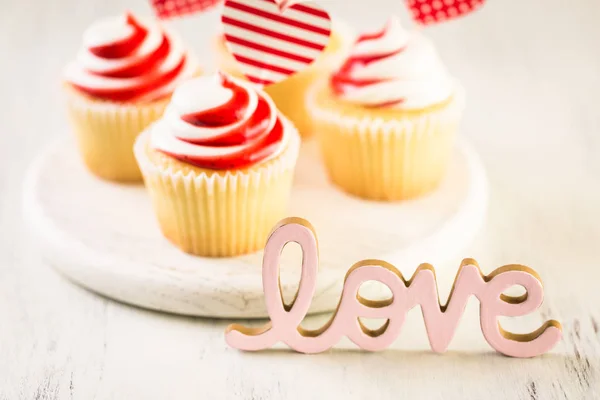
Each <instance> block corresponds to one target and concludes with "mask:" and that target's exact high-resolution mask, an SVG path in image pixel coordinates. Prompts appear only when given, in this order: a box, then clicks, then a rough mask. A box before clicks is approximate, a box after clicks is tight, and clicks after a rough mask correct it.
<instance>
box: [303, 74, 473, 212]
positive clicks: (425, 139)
mask: <svg viewBox="0 0 600 400" xmlns="http://www.w3.org/2000/svg"><path fill="white" fill-rule="evenodd" d="M325 85H327V83H326V82H320V83H317V84H316V85H315V86H314V87H313V88H312V89H311V91H310V92H309V95H308V97H307V104H306V106H307V109H308V112H309V114H310V117H311V118H312V120H313V124H314V126H315V131H316V134H317V138H318V141H319V144H320V148H321V152H322V155H323V158H324V162H325V166H326V169H327V172H328V174H329V177H330V179H331V181H332V182H333V183H334V184H336V185H337V186H339V187H340V188H342V189H343V190H345V191H346V192H348V193H350V194H353V195H355V196H359V197H362V198H365V199H370V200H382V201H397V200H405V199H410V198H415V197H418V196H421V195H423V194H426V193H428V192H431V191H432V190H434V189H435V188H437V186H438V185H439V184H440V182H441V180H442V178H443V177H444V175H445V172H446V169H447V165H448V163H449V160H450V157H451V154H452V148H453V144H454V137H455V134H456V131H457V130H458V126H459V123H460V120H461V117H462V113H463V109H464V103H465V96H464V91H463V89H462V87H460V86H458V85H457V87H458V89H457V90H456V92H455V94H454V96H453V98H452V99H451V100H450V101H449V102H448V103H447V104H444V105H442V106H436V107H432V108H430V109H427V110H422V111H419V112H409V113H405V115H403V116H401V117H399V118H396V119H395V118H394V117H393V113H389V112H388V113H386V114H381V113H378V112H377V111H376V110H369V109H363V110H361V111H360V112H359V111H357V108H353V107H346V106H344V105H339V104H337V103H336V100H334V99H331V101H328V102H324V101H323V100H322V99H321V98H320V96H319V94H320V93H322V91H323V90H326V86H325Z"/></svg>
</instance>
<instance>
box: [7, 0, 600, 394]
mask: <svg viewBox="0 0 600 400" xmlns="http://www.w3.org/2000/svg"><path fill="white" fill-rule="evenodd" d="M125 6H130V7H131V9H133V10H134V11H140V12H149V7H148V5H147V4H146V2H143V1H142V0H138V1H134V0H130V1H118V0H111V1H106V0H94V1H81V0H61V1H35V0H21V1H9V0H0V167H1V168H0V229H1V230H0V235H1V242H0V317H1V318H2V319H1V321H2V322H1V323H0V398H3V399H4V398H5V399H18V398H23V399H31V398H36V399H71V398H72V399H93V398H97V399H137V398H143V399H166V398H177V399H180V398H186V399H187V398H190V399H192V398H194V399H199V398H207V399H215V398H245V399H271V398H273V399H279V398H290V399H295V398H335V397H336V396H337V397H339V398H356V399H362V398H367V396H368V397H369V398H374V399H379V398H461V399H464V398H473V399H481V398H499V399H500V398H503V399H504V398H510V399H513V398H530V399H550V398H571V399H578V398H585V399H587V398H594V397H596V396H600V389H599V387H600V376H599V369H600V358H599V357H600V333H599V329H600V328H599V326H600V310H599V308H598V305H599V304H598V301H599V300H600V292H599V289H598V287H599V282H600V280H599V278H600V272H599V269H600V263H599V262H598V253H599V250H598V248H599V246H600V213H599V212H598V204H599V202H600V187H599V186H600V185H599V182H600V113H599V112H598V106H599V105H600V101H599V100H598V99H599V98H600V95H599V93H600V73H599V71H600V44H599V43H600V24H599V23H598V21H599V20H600V2H598V1H597V0H572V1H568V0H490V1H489V4H488V5H487V6H485V7H484V8H483V9H482V10H481V11H479V12H477V13H476V14H475V15H473V16H471V17H468V18H465V19H462V20H460V21H456V22H453V23H448V24H444V25H441V26H438V27H433V28H428V29H427V31H428V34H429V35H430V36H431V37H432V38H433V40H434V41H435V43H436V44H437V46H438V48H439V51H440V53H441V55H442V57H443V59H444V60H445V62H446V64H447V65H448V68H449V69H450V70H451V71H452V72H453V73H454V74H455V75H456V77H457V78H459V79H460V80H461V81H462V83H463V84H464V86H465V87H466V89H467V93H468V97H469V105H468V110H467V114H466V118H465V123H464V125H463V134H464V136H466V137H467V138H468V139H469V140H470V141H471V142H472V143H473V144H474V145H475V147H476V148H477V150H478V151H479V153H480V154H481V156H482V158H483V161H484V163H485V165H486V168H487V171H488V175H489V178H490V181H491V185H492V186H491V188H492V196H491V205H490V211H489V218H488V223H487V227H486V228H485V230H484V231H482V232H481V234H480V236H479V238H478V240H477V241H476V243H474V245H473V246H472V248H471V250H470V252H469V253H468V254H465V255H464V256H465V257H467V256H471V257H474V258H476V259H478V260H479V262H480V264H481V265H482V267H483V268H484V269H485V270H486V271H490V270H492V269H493V268H495V267H497V266H500V265H502V264H507V263H523V264H526V265H530V266H532V267H534V268H535V269H537V270H538V271H539V272H540V274H541V275H542V277H543V279H544V282H545V286H546V296H547V301H546V303H545V305H544V307H543V309H542V316H543V317H546V318H547V317H553V318H557V319H559V320H561V321H562V322H563V326H564V330H565V338H564V340H563V342H562V343H561V344H560V346H559V348H558V349H557V350H556V352H555V353H554V354H551V355H548V356H545V357H542V358H538V359H535V360H526V361H520V360H512V359H507V358H504V357H501V356H498V355H495V354H493V353H490V352H489V351H488V350H487V347H486V346H485V344H484V343H483V339H482V338H481V334H480V333H479V332H478V327H477V323H476V321H471V320H469V319H467V320H466V321H465V322H464V323H463V324H462V325H461V328H460V329H459V331H458V332H457V334H456V340H455V342H453V344H452V346H451V350H452V351H451V352H450V353H448V354H446V355H443V356H439V355H434V354H431V353H429V352H428V351H422V350H420V349H424V348H425V346H424V345H423V343H424V342H423V335H424V333H423V324H422V322H421V319H420V317H419V316H418V313H412V314H411V315H410V316H409V320H408V321H407V326H408V325H410V326H412V327H413V328H412V329H413V331H414V335H413V334H406V335H402V336H401V338H400V339H399V340H398V344H397V347H398V348H399V349H401V350H389V351H387V352H384V353H379V354H365V353H360V352H354V351H345V350H337V351H334V352H331V353H328V354H322V355H318V356H312V357H305V356H299V355H295V354H290V353H286V352H267V353H263V354H258V355H248V354H241V353H238V352H236V351H234V350H231V349H228V348H226V346H225V344H224V342H223V337H222V332H223V329H224V327H225V325H226V324H225V323H224V322H217V321H207V320H201V319H192V318H180V317H174V316H167V315H160V314H157V313H153V312H147V311H143V310H139V309H135V308H131V307H127V306H124V305H121V304H117V303H115V302H112V301H110V300H106V299H103V298H100V297H97V296H95V295H93V294H91V293H88V292H86V291H85V290H83V289H80V288H78V287H76V286H74V285H72V284H70V283H69V282H67V281H66V280H65V279H64V278H62V277H60V276H59V275H58V274H56V273H55V272H54V271H53V270H52V269H50V268H48V266H46V265H44V263H43V262H42V260H41V259H40V257H39V256H38V255H37V254H36V252H35V243H31V241H30V240H28V236H27V234H26V232H25V229H24V226H23V224H22V220H21V216H20V203H21V200H20V196H21V193H20V190H21V184H22V179H23V176H24V173H25V171H26V168H27V166H28V165H29V164H30V162H31V161H32V160H33V158H34V157H35V155H36V154H37V153H38V152H39V151H40V150H42V149H43V148H44V147H45V146H46V145H47V144H48V143H50V142H51V141H52V140H53V139H55V138H56V137H58V136H61V135H66V134H67V125H66V121H65V115H64V110H63V106H62V102H61V98H60V74H61V68H62V67H63V66H64V64H65V63H66V62H67V61H68V60H69V58H70V57H73V56H74V54H75V52H76V51H77V49H78V46H79V44H80V40H81V33H82V31H83V29H84V28H85V27H86V26H87V25H89V24H90V23H91V22H92V21H93V20H94V19H95V18H97V17H100V16H103V15H107V14H113V13H118V12H120V11H122V10H123V9H124V7H125ZM330 7H331V10H332V12H335V14H336V15H338V16H340V17H342V18H345V19H347V20H348V21H349V22H351V23H353V24H355V25H357V26H362V27H376V26H378V25H380V24H381V23H383V21H384V20H385V19H386V18H387V16H388V15H389V14H390V13H392V12H397V13H405V8H404V6H403V5H402V2H401V1H400V0H395V1H384V0H371V1H364V2H360V1H354V0H345V1H343V0H338V1H331V4H330ZM405 19H406V18H405ZM217 22H218V16H217V14H216V13H212V14H209V15H207V16H205V17H195V18H190V19H186V20H181V21H178V22H176V23H174V24H173V25H175V27H176V28H178V29H180V30H181V31H182V32H183V34H184V37H185V38H186V39H187V41H188V42H191V43H193V44H194V47H195V48H196V50H197V51H198V53H199V54H200V56H201V58H204V59H205V60H206V61H207V62H208V61H209V59H210V55H209V54H208V50H207V47H206V45H207V43H208V38H209V37H210V35H211V34H212V32H214V31H215V29H216V27H217ZM424 261H425V260H424ZM459 261H460V260H456V265H458V263H459ZM472 306H476V304H471V305H470V309H472V308H473V307H472ZM313 322H314V320H313ZM419 338H420V339H419ZM415 349H419V350H415Z"/></svg>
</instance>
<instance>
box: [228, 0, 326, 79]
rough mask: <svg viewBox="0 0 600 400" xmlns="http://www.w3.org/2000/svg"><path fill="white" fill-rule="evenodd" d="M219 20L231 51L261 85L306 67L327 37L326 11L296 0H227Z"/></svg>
mask: <svg viewBox="0 0 600 400" xmlns="http://www.w3.org/2000/svg"><path fill="white" fill-rule="evenodd" d="M221 19H222V21H223V28H224V32H225V41H226V43H227V47H228V48H229V51H230V52H231V53H232V54H233V56H234V57H235V59H236V60H237V61H238V63H239V66H240V68H241V70H242V72H243V73H244V75H245V76H246V77H247V78H248V80H250V81H251V82H253V83H255V84H258V85H261V86H266V85H270V84H273V83H277V82H280V81H282V80H284V79H286V78H288V77H289V76H290V75H293V74H295V73H296V72H299V71H301V70H303V69H305V68H306V67H308V66H309V65H310V64H312V62H313V61H314V60H315V59H316V58H317V57H318V56H319V55H320V54H321V53H322V52H323V50H324V49H325V47H326V46H327V44H328V43H329V38H330V36H331V18H330V17H329V14H328V13H327V12H326V11H325V10H323V9H322V8H321V7H319V6H317V5H315V4H312V3H303V4H298V1H297V0H227V1H226V2H225V7H224V9H223V16H222V18H221Z"/></svg>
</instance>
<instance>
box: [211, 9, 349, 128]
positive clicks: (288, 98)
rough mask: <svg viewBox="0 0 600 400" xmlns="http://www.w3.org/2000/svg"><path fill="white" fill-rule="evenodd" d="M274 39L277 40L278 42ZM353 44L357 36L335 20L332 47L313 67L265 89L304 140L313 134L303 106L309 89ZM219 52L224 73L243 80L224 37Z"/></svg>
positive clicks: (339, 63)
mask: <svg viewBox="0 0 600 400" xmlns="http://www.w3.org/2000/svg"><path fill="white" fill-rule="evenodd" d="M273 40H275V41H277V39H273ZM353 41H354V35H353V34H352V33H351V31H350V29H349V28H348V27H347V26H346V25H345V24H344V23H342V22H340V21H338V20H335V21H334V22H333V25H332V31H331V38H330V40H329V44H328V45H327V47H326V48H325V50H324V51H323V53H322V54H321V55H320V56H319V57H318V58H317V59H316V60H315V61H314V62H313V63H312V64H311V65H310V66H308V67H307V68H306V69H304V70H302V71H300V72H297V73H296V74H294V75H291V76H290V77H289V78H287V79H285V80H283V81H281V82H279V83H276V84H273V85H269V86H268V87H267V88H266V89H265V91H266V92H267V93H268V94H269V95H270V96H271V98H272V99H273V100H274V101H275V104H276V105H277V107H278V108H279V110H280V111H281V112H282V113H283V114H284V115H285V116H286V117H288V118H289V119H290V120H291V121H292V122H293V123H294V125H295V126H296V127H297V129H298V131H299V132H300V134H301V135H302V137H304V138H306V137H309V136H311V135H312V127H311V125H310V120H309V118H308V116H307V113H306V108H305V106H304V98H305V96H306V92H307V89H308V87H309V86H310V84H311V83H312V82H313V81H314V80H315V79H318V78H320V77H323V76H326V75H327V74H328V73H329V72H331V71H333V70H334V69H336V68H337V67H339V66H340V65H341V63H342V62H343V61H344V59H345V57H346V55H347V54H348V51H349V50H350V47H351V46H352V43H353ZM216 52H217V58H218V64H219V67H220V68H221V70H223V71H226V72H227V73H229V74H231V75H234V76H237V77H243V75H242V73H241V72H240V69H239V67H238V65H237V61H236V60H235V58H234V57H233V56H232V55H231V53H230V52H229V50H228V48H227V45H226V43H225V37H224V36H220V37H219V38H218V39H217V41H216Z"/></svg>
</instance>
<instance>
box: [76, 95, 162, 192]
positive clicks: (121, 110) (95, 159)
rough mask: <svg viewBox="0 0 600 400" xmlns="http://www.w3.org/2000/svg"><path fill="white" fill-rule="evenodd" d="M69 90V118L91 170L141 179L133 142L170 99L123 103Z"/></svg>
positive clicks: (114, 177) (109, 177)
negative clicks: (94, 97)
mask: <svg viewBox="0 0 600 400" xmlns="http://www.w3.org/2000/svg"><path fill="white" fill-rule="evenodd" d="M66 92H67V96H66V97H67V109H68V113H69V119H70V120H71V124H72V126H73V131H74V132H75V136H76V139H77V144H78V146H79V151H80V153H81V155H82V157H83V161H84V163H85V165H86V166H87V167H88V169H89V170H90V171H91V172H92V173H94V174H95V175H97V176H99V177H100V178H103V179H107V180H111V181H118V182H141V180H142V174H141V172H140V170H139V168H138V166H137V163H136V161H135V157H134V156H133V144H134V143H135V139H136V138H137V136H138V135H139V134H140V132H142V131H143V130H144V129H146V127H148V125H150V124H151V123H153V122H154V121H156V120H157V119H158V118H160V116H161V115H162V114H163V111H164V109H165V108H166V106H167V104H168V101H169V100H168V99H165V100H160V101H156V102H151V103H145V104H120V103H112V102H107V101H100V100H95V99H92V98H89V97H87V96H84V95H81V94H79V93H77V92H76V91H75V90H74V89H72V88H66Z"/></svg>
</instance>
